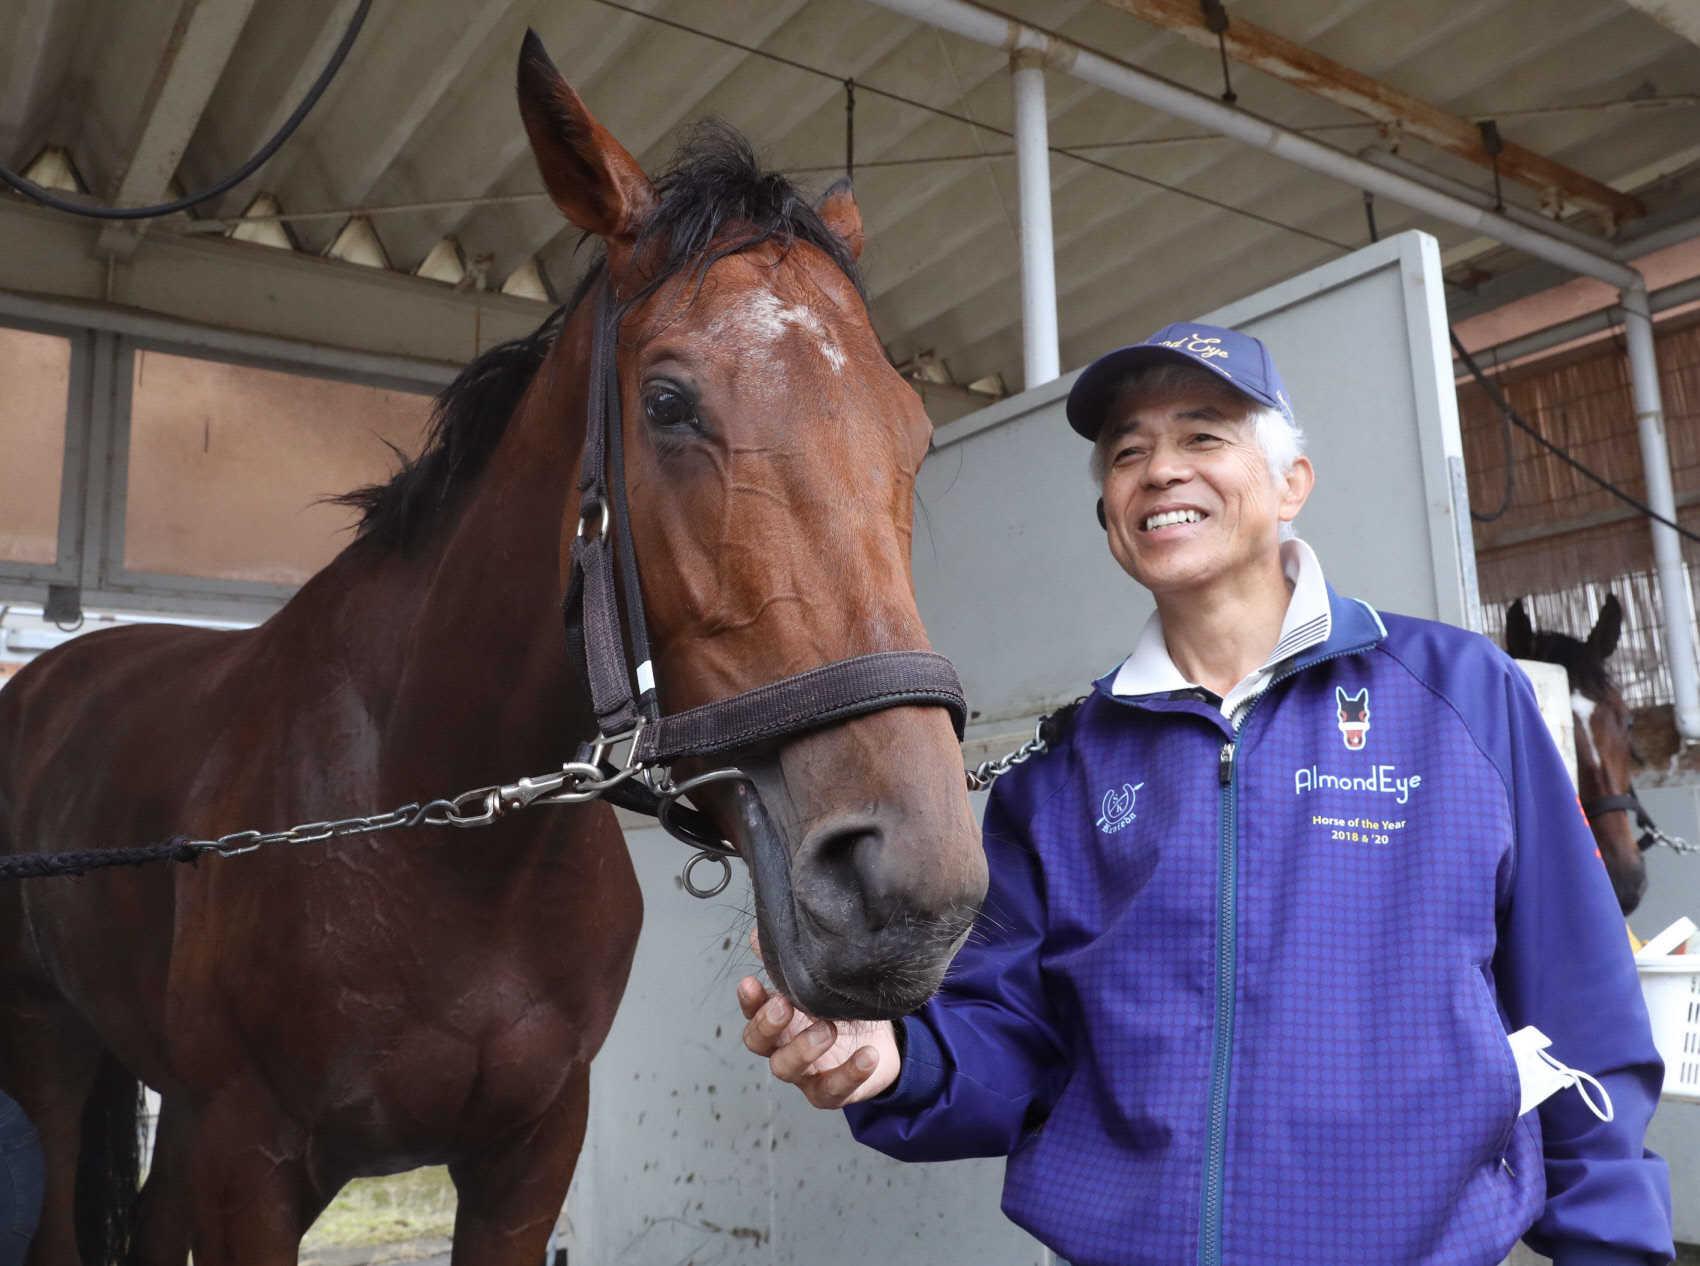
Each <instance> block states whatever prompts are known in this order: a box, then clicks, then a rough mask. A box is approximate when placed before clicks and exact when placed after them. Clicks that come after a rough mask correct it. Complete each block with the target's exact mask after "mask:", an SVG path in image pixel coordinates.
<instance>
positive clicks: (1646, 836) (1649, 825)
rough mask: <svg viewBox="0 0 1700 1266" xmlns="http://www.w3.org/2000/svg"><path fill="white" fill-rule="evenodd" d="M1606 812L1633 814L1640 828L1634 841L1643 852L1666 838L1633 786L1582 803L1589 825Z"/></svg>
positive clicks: (1584, 815) (1583, 814)
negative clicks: (1620, 792)
mask: <svg viewBox="0 0 1700 1266" xmlns="http://www.w3.org/2000/svg"><path fill="white" fill-rule="evenodd" d="M1608 813H1633V814H1634V815H1635V825H1636V826H1638V827H1640V828H1641V835H1640V838H1639V839H1637V840H1636V841H1635V843H1636V844H1637V845H1638V846H1639V847H1640V849H1641V851H1642V852H1643V853H1645V852H1646V851H1647V850H1648V849H1650V848H1652V847H1653V845H1655V844H1657V843H1659V842H1660V840H1661V839H1665V838H1668V837H1666V836H1665V833H1664V832H1663V831H1661V830H1659V827H1658V824H1657V823H1656V822H1654V821H1653V815H1652V814H1650V813H1648V812H1647V806H1646V805H1644V804H1642V803H1641V797H1639V796H1637V795H1636V794H1635V788H1634V787H1631V788H1630V789H1629V790H1628V791H1625V792H1623V793H1622V794H1621V795H1616V796H1601V797H1600V798H1599V799H1598V800H1589V801H1586V802H1585V803H1583V805H1582V816H1583V817H1585V818H1587V819H1588V823H1589V825H1592V824H1593V822H1594V820H1595V819H1596V818H1601V817H1604V816H1605V815H1606V814H1608Z"/></svg>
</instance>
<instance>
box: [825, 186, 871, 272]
mask: <svg viewBox="0 0 1700 1266" xmlns="http://www.w3.org/2000/svg"><path fill="white" fill-rule="evenodd" d="M815 210H816V211H818V212H819V213H820V218H821V219H822V220H823V221H825V223H826V227H827V228H829V229H831V230H832V231H833V232H834V233H836V234H838V236H839V238H840V239H842V240H843V242H844V245H845V247H846V248H847V249H848V250H849V252H850V258H851V259H860V258H862V211H861V208H860V207H858V206H857V205H856V195H855V194H854V193H853V192H851V189H850V178H849V177H848V176H846V177H845V178H844V179H843V180H840V181H838V182H836V183H835V184H834V185H833V186H832V188H830V189H828V190H827V191H826V193H825V194H824V195H823V196H822V197H821V200H820V206H818V207H816V208H815Z"/></svg>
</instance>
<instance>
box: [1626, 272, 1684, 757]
mask: <svg viewBox="0 0 1700 1266" xmlns="http://www.w3.org/2000/svg"><path fill="white" fill-rule="evenodd" d="M1621 297H1622V300H1623V333H1624V342H1625V344H1626V345H1627V346H1628V349H1629V389H1630V393H1631V395H1632V397H1633V399H1634V405H1635V426H1636V429H1637V430H1638V431H1639V432H1640V434H1641V465H1642V469H1643V470H1644V471H1645V472H1646V477H1647V504H1648V505H1650V506H1652V507H1653V509H1654V510H1656V511H1658V513H1660V514H1662V515H1664V517H1665V518H1667V519H1670V520H1671V521H1672V522H1675V520H1676V494H1675V492H1674V490H1673V489H1672V487H1671V476H1670V450H1669V448H1668V447H1667V446H1666V444H1665V409H1664V402H1663V401H1662V400H1661V399H1660V394H1659V364H1658V360H1657V358H1656V357H1655V355H1654V351H1653V317H1652V313H1651V311H1650V309H1649V307H1648V303H1647V290H1646V287H1645V286H1634V287H1631V288H1629V289H1627V290H1624V291H1623V292H1622V296H1621ZM1650 526H1651V528H1652V532H1653V568H1654V570H1655V572H1656V573H1657V574H1658V577H1659V602H1660V606H1661V608H1662V609H1663V614H1664V635H1665V659H1666V661H1667V662H1668V663H1669V665H1670V680H1671V692H1672V695H1673V696H1674V698H1675V702H1676V730H1677V733H1678V734H1680V735H1681V736H1682V737H1683V738H1685V739H1700V670H1697V667H1696V663H1695V658H1694V636H1693V624H1692V622H1691V615H1690V613H1691V612H1692V610H1693V603H1692V600H1691V599H1690V598H1689V594H1688V578H1687V573H1686V569H1685V568H1684V566H1683V562H1682V542H1681V540H1680V539H1679V538H1678V536H1677V534H1676V533H1675V532H1674V531H1672V530H1671V529H1670V528H1668V527H1666V526H1665V525H1664V524H1662V523H1657V522H1655V523H1651V524H1650Z"/></svg>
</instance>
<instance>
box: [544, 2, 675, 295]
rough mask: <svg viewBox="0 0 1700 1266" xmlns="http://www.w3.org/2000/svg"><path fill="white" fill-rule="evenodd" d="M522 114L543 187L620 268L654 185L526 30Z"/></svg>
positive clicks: (650, 202) (651, 201)
mask: <svg viewBox="0 0 1700 1266" xmlns="http://www.w3.org/2000/svg"><path fill="white" fill-rule="evenodd" d="M518 88H519V112H520V117H521V118H523V119H524V120H525V130H526V134H527V135H528V136H529V137H530V138H531V152H532V154H533V155H534V156H535V157H536V159H537V170H538V171H539V172H541V173H542V176H543V185H544V187H545V188H546V189H548V191H549V196H550V197H551V198H553V199H554V202H555V205H556V206H557V207H559V208H560V209H561V214H562V215H564V216H566V217H567V219H569V220H571V221H572V222H573V223H574V224H576V225H578V227H579V228H581V229H584V230H586V231H588V232H591V233H594V234H596V235H597V236H598V237H600V238H602V239H603V240H604V241H605V242H606V243H607V244H608V251H609V260H610V263H611V264H614V265H615V266H618V265H620V264H623V262H624V259H623V257H624V256H625V255H627V254H628V253H629V252H630V249H631V245H632V242H633V240H634V239H635V238H636V236H637V232H638V229H639V228H640V227H641V226H642V225H643V222H644V221H645V220H646V219H647V218H648V217H649V213H650V212H651V211H652V210H654V208H655V187H654V186H653V185H651V184H650V183H649V177H648V176H645V175H644V174H643V168H641V167H639V166H638V164H637V160H636V159H635V158H633V157H632V156H631V155H630V154H629V153H627V152H626V150H625V147H624V146H622V145H621V144H620V143H619V142H618V141H616V140H615V139H614V138H613V136H612V135H610V134H609V132H608V130H607V129H606V128H604V127H603V126H602V125H601V124H600V123H598V122H597V121H596V120H595V119H594V118H593V117H592V116H591V113H590V111H589V110H587V109H585V105H584V102H583V101H582V100H580V99H579V95H578V93H576V92H574V91H573V90H572V87H571V86H570V85H569V84H568V83H567V81H566V80H565V79H563V78H561V72H560V71H558V70H556V69H555V63H554V62H552V61H550V60H549V54H548V53H547V52H545V51H544V48H543V41H542V40H540V39H538V38H537V32H535V31H527V32H526V33H525V43H524V44H523V45H522V46H521V48H520V54H519V75H518Z"/></svg>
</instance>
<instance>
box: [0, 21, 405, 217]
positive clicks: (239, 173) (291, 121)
mask: <svg viewBox="0 0 1700 1266" xmlns="http://www.w3.org/2000/svg"><path fill="white" fill-rule="evenodd" d="M371 7H372V0H360V7H359V8H357V9H355V11H354V16H353V17H352V18H350V19H349V22H348V29H347V30H346V31H344V32H343V34H342V39H341V41H340V42H339V43H338V44H337V46H336V51H335V52H334V53H332V54H331V59H330V61H329V62H328V63H327V64H326V66H325V68H324V70H323V71H321V72H320V73H319V77H318V79H316V80H314V82H313V86H312V87H311V88H309V89H308V90H307V95H306V96H305V97H303V98H302V99H301V104H300V105H298V106H296V107H295V112H294V113H293V114H291V115H290V116H289V117H288V118H287V119H285V120H284V121H283V126H282V127H280V128H278V130H277V132H276V134H275V135H273V137H272V138H271V140H269V141H267V142H266V143H265V144H264V145H262V146H260V148H259V150H258V151H257V152H256V153H255V154H254V156H253V157H252V158H250V159H249V160H248V161H247V162H245V163H243V164H242V166H240V167H238V168H237V169H236V170H235V171H234V172H232V173H231V174H230V175H228V176H226V177H225V178H224V179H223V180H221V181H219V182H218V183H217V184H216V185H213V186H212V187H211V188H210V189H203V190H202V191H201V192H200V193H192V194H189V195H188V196H187V197H183V198H178V199H176V200H175V201H173V202H160V203H156V204H155V205H153V206H151V207H94V206H88V205H86V204H84V203H80V202H72V201H70V200H69V199H67V198H61V197H59V196H58V195H57V194H55V193H53V192H52V191H51V190H47V189H43V188H42V187H41V186H40V185H38V184H36V183H35V182H34V181H32V180H25V179H24V178H23V177H22V176H20V175H18V173H17V172H15V171H13V170H12V169H11V168H10V167H7V166H5V165H4V164H0V181H4V182H5V183H6V184H8V185H10V186H11V187H12V188H13V189H16V190H17V191H18V192H19V193H21V194H23V195H24V197H26V198H28V199H30V200H31V201H32V202H39V203H40V204H41V205H42V206H44V207H52V208H53V209H54V210H55V211H64V212H67V213H68V214H70V215H81V216H86V217H87V218H89V219H91V220H153V219H157V218H158V217H160V216H162V215H176V214H177V212H179V211H187V210H188V209H189V208H190V207H193V206H199V205H200V204H201V203H203V202H205V201H207V200H208V199H209V198H216V197H218V196H219V194H221V193H227V192H229V191H230V190H231V189H234V188H235V187H236V186H237V185H239V184H241V183H242V182H243V181H244V180H246V179H248V177H249V176H252V175H253V174H254V173H255V172H256V171H258V170H259V169H260V168H261V167H262V166H264V165H265V163H266V160H267V159H269V158H270V157H271V156H272V155H273V154H275V153H277V151H278V149H279V148H280V147H281V146H282V145H283V143H284V142H285V141H287V140H288V139H289V138H290V137H291V136H292V135H294V133H295V129H296V128H298V127H300V126H301V121H302V120H303V119H305V118H306V117H307V114H308V112H309V111H310V110H312V108H313V107H314V106H316V105H317V104H318V103H319V98H320V97H322V96H324V95H325V89H326V88H329V87H330V86H331V80H333V79H335V78H336V73H337V71H339V70H341V69H342V63H343V62H344V61H345V60H347V58H348V51H349V50H350V49H351V48H353V47H354V40H355V37H356V36H358V35H359V34H360V28H361V27H362V26H364V25H365V24H366V14H367V12H368V11H369V10H370V9H371Z"/></svg>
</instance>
